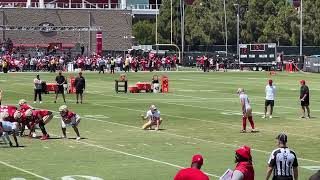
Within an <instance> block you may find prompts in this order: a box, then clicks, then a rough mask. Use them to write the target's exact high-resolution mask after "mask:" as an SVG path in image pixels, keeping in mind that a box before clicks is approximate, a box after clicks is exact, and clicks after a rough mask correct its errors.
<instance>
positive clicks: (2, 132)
mask: <svg viewBox="0 0 320 180" xmlns="http://www.w3.org/2000/svg"><path fill="white" fill-rule="evenodd" d="M18 128H19V124H18V123H17V122H13V123H12V122H9V121H0V136H2V137H3V138H2V139H3V140H4V137H5V138H6V139H7V141H8V142H9V145H10V146H11V147H12V146H13V145H12V142H11V140H10V138H9V135H8V134H9V133H12V136H13V139H14V141H15V143H16V146H17V147H19V144H18V139H17V136H16V132H17V131H18Z"/></svg>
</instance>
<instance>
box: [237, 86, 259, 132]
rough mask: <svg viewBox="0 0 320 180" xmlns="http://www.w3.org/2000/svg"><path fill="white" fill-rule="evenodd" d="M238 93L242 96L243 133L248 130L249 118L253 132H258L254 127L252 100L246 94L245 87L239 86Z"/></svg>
mask: <svg viewBox="0 0 320 180" xmlns="http://www.w3.org/2000/svg"><path fill="white" fill-rule="evenodd" d="M237 93H238V94H239V97H240V103H241V108H242V130H241V132H242V133H245V132H247V130H246V129H247V118H248V119H249V122H250V125H251V128H252V130H251V132H256V130H255V129H254V122H253V117H252V108H251V105H250V100H249V98H248V95H246V94H245V92H244V89H243V88H239V89H238V91H237Z"/></svg>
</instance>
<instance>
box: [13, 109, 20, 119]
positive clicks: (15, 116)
mask: <svg viewBox="0 0 320 180" xmlns="http://www.w3.org/2000/svg"><path fill="white" fill-rule="evenodd" d="M21 116H22V114H21V112H20V111H16V112H14V114H13V118H14V119H16V120H17V119H20V118H21Z"/></svg>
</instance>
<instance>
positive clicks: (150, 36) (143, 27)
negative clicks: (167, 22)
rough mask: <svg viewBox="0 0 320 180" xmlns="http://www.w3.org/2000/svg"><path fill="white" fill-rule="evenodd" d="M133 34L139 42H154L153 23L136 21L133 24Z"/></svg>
mask: <svg viewBox="0 0 320 180" xmlns="http://www.w3.org/2000/svg"><path fill="white" fill-rule="evenodd" d="M132 30H133V36H134V37H135V39H136V41H137V42H138V43H139V44H155V23H152V22H150V21H147V20H144V21H138V22H136V23H135V24H134V25H133V28H132Z"/></svg>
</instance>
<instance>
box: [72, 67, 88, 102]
mask: <svg viewBox="0 0 320 180" xmlns="http://www.w3.org/2000/svg"><path fill="white" fill-rule="evenodd" d="M74 83H75V87H76V96H77V104H79V95H80V103H81V104H82V97H83V96H82V95H83V91H84V90H85V89H86V80H85V79H84V77H83V76H82V72H79V76H78V77H77V78H76V79H75V82H74Z"/></svg>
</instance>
